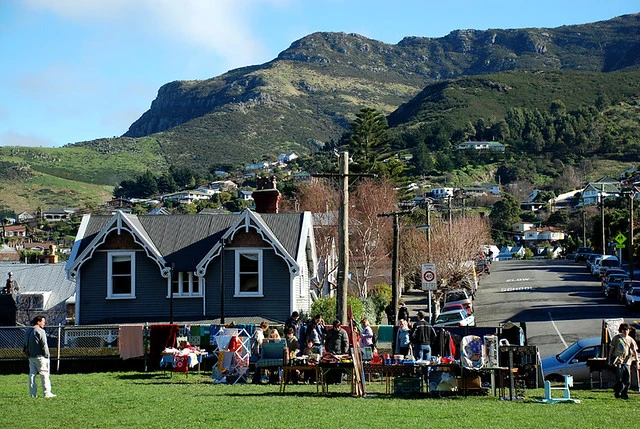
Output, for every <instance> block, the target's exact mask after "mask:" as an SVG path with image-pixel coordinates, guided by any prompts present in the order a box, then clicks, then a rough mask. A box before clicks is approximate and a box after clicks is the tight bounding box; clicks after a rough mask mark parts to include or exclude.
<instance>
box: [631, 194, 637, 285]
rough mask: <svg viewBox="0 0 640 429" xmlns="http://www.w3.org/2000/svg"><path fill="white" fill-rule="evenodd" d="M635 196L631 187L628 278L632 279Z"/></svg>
mask: <svg viewBox="0 0 640 429" xmlns="http://www.w3.org/2000/svg"><path fill="white" fill-rule="evenodd" d="M635 196H636V194H635V192H634V191H633V189H632V190H631V192H630V193H629V278H630V279H631V280H633V251H634V246H633V198H634V197H635Z"/></svg>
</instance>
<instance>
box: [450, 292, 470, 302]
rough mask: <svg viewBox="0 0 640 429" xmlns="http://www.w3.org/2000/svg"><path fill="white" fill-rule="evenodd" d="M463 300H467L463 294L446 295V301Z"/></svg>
mask: <svg viewBox="0 0 640 429" xmlns="http://www.w3.org/2000/svg"><path fill="white" fill-rule="evenodd" d="M463 299H467V297H466V295H465V294H464V292H451V293H450V294H448V295H447V301H461V300H463Z"/></svg>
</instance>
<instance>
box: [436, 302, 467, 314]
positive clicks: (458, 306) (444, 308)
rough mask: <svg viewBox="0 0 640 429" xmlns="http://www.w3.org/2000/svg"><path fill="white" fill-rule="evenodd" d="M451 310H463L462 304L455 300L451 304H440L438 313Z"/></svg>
mask: <svg viewBox="0 0 640 429" xmlns="http://www.w3.org/2000/svg"><path fill="white" fill-rule="evenodd" d="M453 310H465V311H467V310H466V309H465V308H464V305H462V304H459V303H457V302H454V303H452V304H445V305H443V306H442V309H441V310H440V313H446V312H447V311H453Z"/></svg>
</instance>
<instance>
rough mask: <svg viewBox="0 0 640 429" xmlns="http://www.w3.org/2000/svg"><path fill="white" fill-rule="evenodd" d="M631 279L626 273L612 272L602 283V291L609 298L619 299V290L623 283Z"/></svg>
mask: <svg viewBox="0 0 640 429" xmlns="http://www.w3.org/2000/svg"><path fill="white" fill-rule="evenodd" d="M627 280H629V276H628V275H626V274H611V275H610V276H609V277H607V278H606V280H605V281H604V282H603V283H602V293H603V294H604V296H606V297H609V298H614V299H616V300H617V299H618V291H619V290H620V286H622V283H624V282H625V281H627Z"/></svg>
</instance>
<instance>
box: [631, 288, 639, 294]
mask: <svg viewBox="0 0 640 429" xmlns="http://www.w3.org/2000/svg"><path fill="white" fill-rule="evenodd" d="M630 293H631V295H633V296H640V288H637V287H634V288H633V289H631V292H630Z"/></svg>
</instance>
